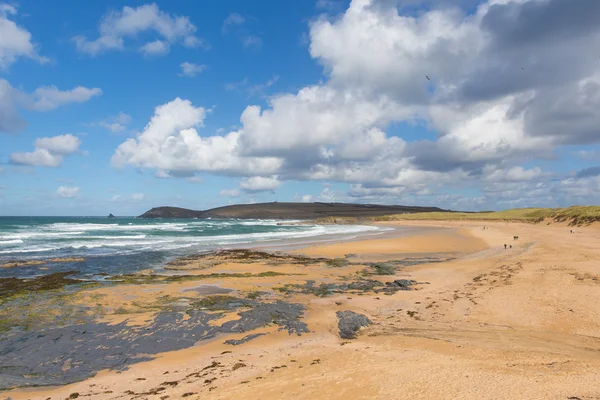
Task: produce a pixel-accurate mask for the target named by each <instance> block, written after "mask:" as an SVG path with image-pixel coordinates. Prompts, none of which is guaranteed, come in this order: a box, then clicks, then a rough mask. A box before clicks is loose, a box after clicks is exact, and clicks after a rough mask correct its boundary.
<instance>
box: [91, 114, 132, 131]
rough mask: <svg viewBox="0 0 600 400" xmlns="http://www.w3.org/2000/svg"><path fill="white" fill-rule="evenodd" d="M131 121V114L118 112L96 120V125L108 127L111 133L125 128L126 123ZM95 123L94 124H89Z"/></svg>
mask: <svg viewBox="0 0 600 400" xmlns="http://www.w3.org/2000/svg"><path fill="white" fill-rule="evenodd" d="M130 122H131V116H130V115H128V114H125V113H124V112H120V113H119V114H117V115H115V116H112V117H108V118H106V119H105V120H104V121H100V122H98V125H99V126H101V127H103V128H105V129H108V130H109V131H111V132H112V133H119V132H122V131H124V130H125V129H127V125H128V124H129V123H130ZM91 125H95V124H91Z"/></svg>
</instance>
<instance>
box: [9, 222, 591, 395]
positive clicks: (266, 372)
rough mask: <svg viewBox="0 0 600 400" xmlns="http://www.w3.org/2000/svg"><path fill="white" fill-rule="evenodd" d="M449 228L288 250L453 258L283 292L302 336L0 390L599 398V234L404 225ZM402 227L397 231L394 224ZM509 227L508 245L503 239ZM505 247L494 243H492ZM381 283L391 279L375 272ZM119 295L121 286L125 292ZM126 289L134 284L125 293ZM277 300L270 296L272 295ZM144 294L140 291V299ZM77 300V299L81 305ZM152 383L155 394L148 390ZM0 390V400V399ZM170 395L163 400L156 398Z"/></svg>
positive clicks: (332, 273)
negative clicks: (371, 291) (366, 285)
mask: <svg viewBox="0 0 600 400" xmlns="http://www.w3.org/2000/svg"><path fill="white" fill-rule="evenodd" d="M406 224H410V225H412V226H429V225H431V226H435V225H440V224H443V225H445V226H446V227H452V228H451V229H450V228H449V229H447V231H440V230H434V231H432V232H433V233H432V234H430V235H421V236H415V237H398V238H389V237H388V238H384V239H372V240H365V241H358V242H357V241H354V242H348V243H341V244H333V245H326V246H312V247H310V248H306V249H302V250H299V251H297V252H298V253H302V254H308V255H319V256H327V257H340V256H344V255H346V254H356V255H357V258H359V259H362V260H368V259H374V260H381V259H393V258H397V257H398V256H401V255H406V254H407V253H435V254H447V253H450V252H451V253H454V254H455V255H456V254H458V255H459V257H458V258H457V259H454V260H452V261H447V262H443V263H431V264H425V265H417V266H412V267H406V268H403V269H402V270H401V272H400V273H399V274H398V275H397V277H398V278H409V279H414V280H417V281H420V282H429V284H423V285H418V286H417V289H418V290H414V291H401V292H397V293H395V294H393V295H391V296H383V295H363V296H348V295H336V296H333V297H326V298H318V297H315V296H312V295H294V296H292V297H290V298H289V299H288V301H295V302H302V303H304V304H305V305H306V306H307V312H306V314H305V318H304V320H305V321H306V322H307V323H308V325H309V327H310V329H311V330H312V331H313V332H312V333H309V334H304V335H302V336H289V335H288V334H287V333H286V332H277V331H276V329H274V328H273V327H265V328H263V329H261V330H259V332H265V333H267V335H265V336H262V337H260V338H258V339H255V340H253V341H251V342H248V343H246V344H243V345H240V346H236V347H233V346H228V345H225V344H223V341H224V339H226V338H227V339H229V338H235V339H239V338H241V337H243V336H244V334H240V335H232V336H231V337H220V338H218V339H215V340H213V341H211V342H203V343H201V344H198V345H197V346H195V347H192V348H189V349H185V350H181V351H176V352H171V353H166V354H163V355H161V356H160V357H158V358H157V359H155V360H153V361H150V362H145V363H140V364H136V365H133V366H131V368H129V369H128V370H126V371H123V372H121V373H119V372H115V371H105V372H101V373H99V374H98V375H97V376H96V377H94V378H91V379H88V380H86V381H84V382H80V383H75V384H72V385H68V386H65V387H59V388H41V389H29V390H18V391H13V392H7V393H4V394H3V395H4V396H5V397H6V398H7V397H11V398H12V399H13V400H17V399H48V398H50V399H65V398H69V396H71V397H72V398H75V397H74V396H76V395H75V393H77V395H78V396H79V397H84V396H85V398H93V399H129V398H132V399H134V398H135V399H163V400H164V399H167V398H168V399H179V398H186V399H240V398H241V399H255V398H260V399H262V400H267V399H283V398H286V399H289V398H294V399H572V400H575V399H582V400H583V399H600V307H599V306H598V300H599V299H600V272H599V271H598V269H599V267H600V263H599V261H600V231H599V230H598V229H597V228H594V227H589V228H577V229H575V230H576V233H574V234H570V233H569V230H570V229H571V228H569V227H567V226H564V225H551V226H546V225H526V224H505V223H485V225H486V226H487V227H488V229H486V230H482V226H483V225H484V224H483V223H467V222H460V223H458V222H455V223H449V222H445V223H441V222H438V223H437V224H436V223H425V222H422V223H419V222H410V223H406ZM406 224H405V225H406ZM513 235H518V236H519V238H520V239H519V240H518V241H513V239H512V238H513ZM505 243H506V244H508V245H512V246H513V248H512V249H507V250H505V249H504V244H505ZM349 269H350V270H351V271H350V270H346V269H345V268H323V267H319V266H311V267H309V268H304V270H303V271H302V273H304V274H306V275H303V276H283V277H281V276H279V277H265V278H256V279H253V280H248V279H239V280H236V281H229V280H228V281H224V280H223V281H217V282H211V283H216V284H220V285H222V286H223V287H228V288H231V289H234V290H237V291H248V290H268V289H272V288H273V287H274V286H277V285H281V284H283V283H286V282H288V283H293V282H297V281H302V280H306V279H316V280H317V281H335V280H336V279H340V277H342V276H343V275H344V274H350V273H351V272H353V271H355V270H356V269H357V267H356V266H351V267H349ZM265 270H276V271H285V272H289V273H295V272H298V267H297V266H291V265H290V266H278V267H272V266H268V265H260V264H236V265H220V266H217V267H214V268H212V269H211V270H209V271H201V272H200V273H209V272H215V271H216V272H218V271H235V272H239V271H244V272H245V271H248V272H261V271H265ZM386 278H388V279H387V280H389V278H390V277H386ZM198 285H199V284H198V282H185V283H180V284H172V285H171V284H169V285H155V286H150V285H148V287H145V288H143V289H140V288H135V287H133V286H132V287H129V288H128V287H121V288H119V289H118V290H121V291H123V293H120V294H119V293H117V292H115V291H111V290H112V289H111V290H108V289H102V291H101V292H100V291H99V292H97V293H95V294H96V295H97V296H96V297H95V301H100V302H105V306H106V307H110V306H111V305H112V306H116V305H117V304H122V303H123V301H124V300H123V299H124V296H125V294H124V293H127V295H128V296H129V301H133V300H132V299H134V300H137V301H141V300H143V299H144V298H156V297H158V296H160V295H165V294H170V295H174V294H176V293H186V294H189V295H190V296H195V294H194V293H201V291H200V292H193V291H190V290H189V289H193V287H194V286H198ZM128 289H129V290H128ZM136 291H137V292H136ZM270 296H272V298H276V297H277V296H280V294H277V293H273V294H271V295H270ZM146 300H148V299H146ZM82 301H84V300H82ZM339 310H353V311H356V312H359V313H364V314H366V315H367V316H368V317H369V318H370V319H371V320H372V321H373V322H374V323H373V324H372V325H371V326H370V327H368V328H365V329H363V330H362V331H361V332H360V335H359V337H358V338H357V339H355V340H350V341H346V340H342V339H340V338H339V336H338V331H337V320H336V315H335V312H336V311H339ZM158 388H164V389H158ZM3 395H0V398H2V396H3ZM165 396H169V397H165Z"/></svg>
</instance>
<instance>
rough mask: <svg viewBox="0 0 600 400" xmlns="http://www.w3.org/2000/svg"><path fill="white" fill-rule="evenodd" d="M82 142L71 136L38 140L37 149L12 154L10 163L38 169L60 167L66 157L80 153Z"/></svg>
mask: <svg viewBox="0 0 600 400" xmlns="http://www.w3.org/2000/svg"><path fill="white" fill-rule="evenodd" d="M80 145H81V140H79V138H78V137H76V136H73V135H71V134H66V135H59V136H54V137H45V138H38V139H36V140H35V149H34V150H33V151H32V152H29V153H12V154H11V155H10V162H11V163H12V164H17V165H29V166H36V167H59V166H60V165H62V163H63V160H64V158H65V156H68V155H70V154H73V153H76V152H77V151H79V146H80Z"/></svg>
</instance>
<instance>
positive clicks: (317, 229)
mask: <svg viewBox="0 0 600 400" xmlns="http://www.w3.org/2000/svg"><path fill="white" fill-rule="evenodd" d="M296 222H298V221H281V220H209V219H206V220H197V219H186V220H181V219H138V218H134V217H120V218H116V219H108V218H106V217H0V265H1V264H3V263H5V262H7V261H11V260H38V259H52V258H64V257H83V258H85V261H84V262H78V263H64V262H57V263H50V264H47V265H44V266H42V267H43V269H42V268H41V267H40V266H39V265H37V266H20V267H13V268H0V277H12V276H14V277H27V276H36V275H40V274H44V273H49V272H61V271H71V270H77V271H79V274H80V275H81V276H83V277H86V278H100V277H103V276H106V275H114V274H123V273H132V272H136V271H140V270H146V269H160V267H161V266H162V265H164V264H165V263H166V262H168V261H169V260H171V259H173V258H176V257H179V256H183V255H187V254H190V253H198V252H202V251H210V250H215V249H226V248H233V247H241V246H250V247H252V246H258V245H268V246H271V247H276V246H277V245H278V244H281V245H283V244H289V243H295V242H301V243H310V242H313V241H318V240H321V239H323V238H326V237H328V236H329V235H335V237H336V239H349V238H352V237H355V236H357V235H365V234H377V233H378V231H380V230H381V228H377V227H374V226H361V225H298V224H296Z"/></svg>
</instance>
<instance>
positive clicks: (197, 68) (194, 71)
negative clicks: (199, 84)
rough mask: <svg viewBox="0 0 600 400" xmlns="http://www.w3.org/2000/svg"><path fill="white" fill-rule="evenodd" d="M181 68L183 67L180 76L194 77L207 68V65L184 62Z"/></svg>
mask: <svg viewBox="0 0 600 400" xmlns="http://www.w3.org/2000/svg"><path fill="white" fill-rule="evenodd" d="M179 66H180V67H181V73H180V74H179V76H189V77H194V76H196V75H198V74H199V73H201V72H202V71H204V70H205V69H206V68H207V67H206V65H201V64H193V63H191V62H187V61H185V62H182V63H181V64H179Z"/></svg>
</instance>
